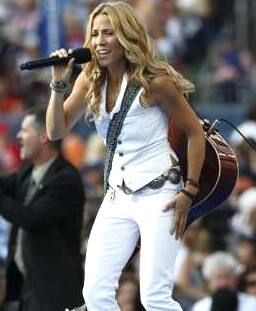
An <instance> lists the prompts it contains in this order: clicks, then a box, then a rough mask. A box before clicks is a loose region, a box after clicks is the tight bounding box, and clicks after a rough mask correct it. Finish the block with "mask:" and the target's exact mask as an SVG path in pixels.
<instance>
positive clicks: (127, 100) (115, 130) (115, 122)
mask: <svg viewBox="0 0 256 311" xmlns="http://www.w3.org/2000/svg"><path fill="white" fill-rule="evenodd" d="M140 88H141V87H140V85H132V84H131V83H128V85H127V87H126V90H125V93H124V96H123V99H122V102H121V107H120V110H119V112H117V113H115V114H114V116H113V118H112V120H111V121H110V123H109V127H108V133H107V139H106V153H105V164H104V193H106V192H107V190H108V187H109V184H108V178H109V174H110V171H111V168H112V162H113V158H114V154H115V150H116V146H117V140H118V136H119V134H120V132H121V129H122V126H123V123H124V119H125V116H126V115H127V113H128V111H129V109H130V107H131V105H132V103H133V101H134V99H135V97H136V95H137V94H138V92H139V90H140Z"/></svg>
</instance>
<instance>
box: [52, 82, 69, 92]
mask: <svg viewBox="0 0 256 311" xmlns="http://www.w3.org/2000/svg"><path fill="white" fill-rule="evenodd" d="M50 88H51V89H52V90H54V91H55V92H57V93H59V94H65V93H67V91H68V90H69V84H68V83H66V82H63V81H54V80H51V82H50Z"/></svg>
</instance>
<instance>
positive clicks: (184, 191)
mask: <svg viewBox="0 0 256 311" xmlns="http://www.w3.org/2000/svg"><path fill="white" fill-rule="evenodd" d="M180 192H182V193H184V194H185V195H186V196H187V197H188V198H190V199H191V200H192V201H193V200H194V199H195V197H196V195H195V194H193V193H191V192H189V191H187V190H185V189H181V190H180Z"/></svg>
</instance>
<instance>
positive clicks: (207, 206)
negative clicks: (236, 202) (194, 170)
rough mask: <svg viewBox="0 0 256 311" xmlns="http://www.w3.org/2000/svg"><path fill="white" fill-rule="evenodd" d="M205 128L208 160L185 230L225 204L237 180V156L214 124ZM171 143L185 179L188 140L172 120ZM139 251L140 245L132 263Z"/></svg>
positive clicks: (206, 123)
mask: <svg viewBox="0 0 256 311" xmlns="http://www.w3.org/2000/svg"><path fill="white" fill-rule="evenodd" d="M201 123H202V127H203V130H204V133H205V138H206V146H205V147H206V148H205V161H204V164H203V167H202V171H201V175H200V180H199V183H200V190H199V192H198V193H197V196H196V198H195V200H194V201H193V204H192V206H191V208H190V210H189V213H188V219H187V224H186V228H187V227H188V226H189V225H190V224H191V223H192V222H193V221H195V220H196V219H198V218H200V217H202V216H204V215H206V214H208V213H210V212H211V211H212V210H214V209H215V208H217V207H218V206H219V205H220V204H222V203H223V202H224V201H225V200H226V199H227V198H228V196H229V195H230V194H231V192H232V190H233V188H234V186H235V184H236V181H237V178H238V163H237V159H236V155H235V153H234V151H233V150H232V148H231V147H230V146H229V145H228V143H227V142H226V141H225V139H224V138H223V137H222V136H221V135H220V134H219V133H218V132H217V131H216V130H214V129H211V124H209V123H208V122H206V121H204V122H202V121H201ZM168 140H169V143H170V145H171V147H172V148H173V150H174V151H175V152H176V154H177V156H178V158H179V162H180V166H181V169H182V176H183V180H184V181H185V180H186V178H187V138H186V135H185V134H184V133H183V132H182V131H181V130H180V129H179V128H178V127H177V125H176V124H175V122H174V121H173V120H170V121H169V132H168ZM139 250H140V241H139V242H138V244H137V246H136V248H135V250H134V252H133V254H132V256H131V258H130V260H129V261H128V263H127V265H129V264H130V263H131V261H132V259H133V258H134V256H135V255H136V254H137V253H138V252H139Z"/></svg>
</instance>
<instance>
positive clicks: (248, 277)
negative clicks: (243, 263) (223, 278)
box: [240, 262, 256, 297]
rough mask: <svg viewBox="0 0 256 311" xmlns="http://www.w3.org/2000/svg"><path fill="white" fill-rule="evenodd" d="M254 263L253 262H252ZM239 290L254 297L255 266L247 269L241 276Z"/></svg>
mask: <svg viewBox="0 0 256 311" xmlns="http://www.w3.org/2000/svg"><path fill="white" fill-rule="evenodd" d="M254 264H255V262H254ZM240 285H241V290H242V291H243V292H245V293H247V294H249V295H253V296H255V297H256V266H255V265H254V266H253V267H251V268H249V269H247V270H245V271H244V273H243V274H242V276H241V282H240Z"/></svg>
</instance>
